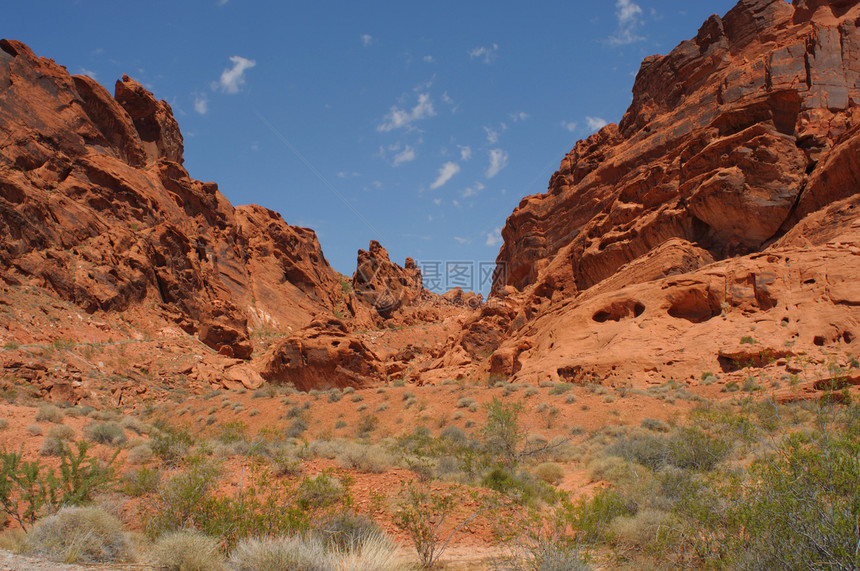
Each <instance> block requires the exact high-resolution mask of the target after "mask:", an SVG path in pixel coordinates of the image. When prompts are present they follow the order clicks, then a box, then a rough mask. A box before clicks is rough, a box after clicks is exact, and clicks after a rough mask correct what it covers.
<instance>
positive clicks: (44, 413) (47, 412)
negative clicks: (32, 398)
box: [36, 404, 65, 424]
mask: <svg viewBox="0 0 860 571" xmlns="http://www.w3.org/2000/svg"><path fill="white" fill-rule="evenodd" d="M64 416H65V414H63V411H62V410H61V409H59V408H57V407H56V406H54V405H52V404H47V405H43V406H40V407H39V409H38V410H37V411H36V422H55V423H58V424H59V423H60V422H63V417H64Z"/></svg>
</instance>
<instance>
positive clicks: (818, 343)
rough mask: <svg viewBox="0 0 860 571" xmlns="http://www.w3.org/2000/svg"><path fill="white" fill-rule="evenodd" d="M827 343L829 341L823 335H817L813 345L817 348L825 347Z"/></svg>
mask: <svg viewBox="0 0 860 571" xmlns="http://www.w3.org/2000/svg"><path fill="white" fill-rule="evenodd" d="M826 342H827V339H825V338H824V336H823V335H816V336H815V338H813V339H812V343H813V344H814V345H815V346H816V347H823V346H824V344H825V343H826Z"/></svg>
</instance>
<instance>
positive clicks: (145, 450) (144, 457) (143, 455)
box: [128, 444, 153, 464]
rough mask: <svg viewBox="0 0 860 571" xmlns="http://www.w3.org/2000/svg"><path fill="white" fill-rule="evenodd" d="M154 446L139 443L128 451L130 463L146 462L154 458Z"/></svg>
mask: <svg viewBox="0 0 860 571" xmlns="http://www.w3.org/2000/svg"><path fill="white" fill-rule="evenodd" d="M152 455H153V454H152V448H150V447H149V445H148V444H138V445H137V446H135V447H134V448H132V449H131V450H129V451H128V462H129V464H146V463H147V462H149V461H150V460H151V459H152Z"/></svg>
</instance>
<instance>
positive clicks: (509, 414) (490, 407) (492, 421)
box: [481, 397, 525, 466]
mask: <svg viewBox="0 0 860 571" xmlns="http://www.w3.org/2000/svg"><path fill="white" fill-rule="evenodd" d="M484 408H486V409H487V422H486V424H485V425H484V427H483V429H482V430H481V435H482V436H483V438H484V444H485V447H486V449H487V451H488V452H489V453H490V454H491V455H493V456H495V457H497V458H498V460H499V461H500V463H502V464H504V465H505V466H514V465H516V464H517V462H518V461H519V457H520V452H521V450H520V446H521V444H522V442H523V439H524V438H525V431H524V430H523V429H522V427H521V426H520V425H519V415H520V413H521V412H522V410H523V405H522V404H521V403H514V404H506V403H504V402H502V401H500V400H499V399H497V398H496V397H493V400H492V401H490V402H489V403H487V404H485V405H484Z"/></svg>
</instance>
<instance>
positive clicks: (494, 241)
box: [485, 227, 502, 246]
mask: <svg viewBox="0 0 860 571" xmlns="http://www.w3.org/2000/svg"><path fill="white" fill-rule="evenodd" d="M501 243H502V228H501V227H498V228H493V231H492V232H487V241H486V242H485V244H486V245H487V246H498V245H499V244H501Z"/></svg>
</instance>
